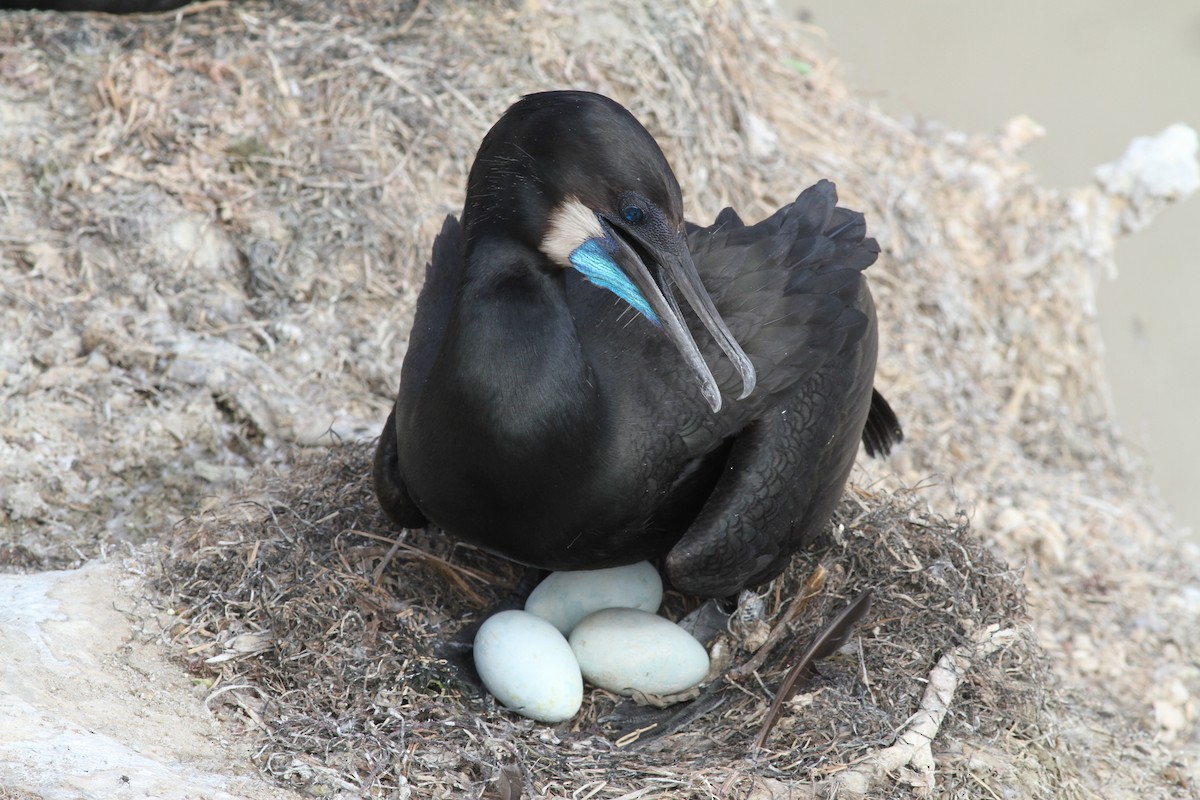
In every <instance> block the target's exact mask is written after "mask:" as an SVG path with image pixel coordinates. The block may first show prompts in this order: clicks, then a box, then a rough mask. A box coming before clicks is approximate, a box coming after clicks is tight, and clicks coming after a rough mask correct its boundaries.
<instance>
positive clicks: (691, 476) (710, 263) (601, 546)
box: [373, 91, 902, 597]
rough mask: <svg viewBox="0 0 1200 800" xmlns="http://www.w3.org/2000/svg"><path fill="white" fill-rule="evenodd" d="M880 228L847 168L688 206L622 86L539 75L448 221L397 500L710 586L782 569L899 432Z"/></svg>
mask: <svg viewBox="0 0 1200 800" xmlns="http://www.w3.org/2000/svg"><path fill="white" fill-rule="evenodd" d="M865 230H866V225H865V222H864V219H863V215H862V214H860V213H857V212H853V211H848V210H846V209H844V208H840V207H837V195H836V192H835V190H834V186H833V184H832V183H829V182H828V181H821V182H820V183H818V184H816V185H815V186H813V187H811V188H809V189H807V190H806V191H804V192H803V193H802V194H801V195H800V196H799V197H798V198H796V200H795V202H793V203H791V204H789V205H787V206H785V207H783V208H781V209H780V210H779V211H777V212H776V213H775V214H774V215H772V216H771V217H770V218H768V219H766V220H764V221H762V222H759V223H758V224H756V225H749V226H748V225H745V224H743V223H742V221H741V219H739V218H738V216H737V214H736V213H734V211H733V210H732V209H728V208H727V209H725V210H724V211H722V212H721V213H720V214H719V215H718V216H717V219H716V222H715V223H713V224H712V225H711V226H709V227H706V228H702V227H698V226H696V225H692V224H690V223H686V222H685V221H684V219H683V202H682V195H681V193H680V188H679V183H678V182H677V181H676V179H675V175H674V173H673V172H672V171H671V168H670V166H669V165H668V163H667V160H666V158H665V157H664V156H663V153H662V151H661V150H660V149H659V147H658V144H657V143H656V142H655V140H654V138H653V137H652V136H651V135H650V134H649V132H647V131H646V129H645V128H644V127H642V125H641V124H640V123H639V122H638V121H637V120H636V119H635V118H634V117H633V115H632V114H630V113H629V112H628V111H627V110H625V108H623V107H622V106H621V105H619V104H618V103H616V102H614V101H613V100H610V99H608V98H606V97H604V96H602V95H598V94H592V93H589V92H577V91H556V92H544V93H539V94H532V95H528V96H526V97H524V98H522V99H521V100H519V101H518V102H517V103H516V104H514V105H513V106H512V107H511V108H509V109H508V111H507V112H505V114H504V115H503V116H502V117H501V118H500V120H499V121H498V122H497V123H496V125H495V126H494V127H493V128H492V129H491V131H490V132H489V133H488V134H487V136H486V137H485V138H484V140H483V143H482V144H481V145H480V148H479V152H478V154H477V156H476V158H475V162H474V164H473V165H472V167H471V171H470V175H469V177H468V180H467V195H466V203H465V207H464V209H463V213H462V220H461V222H460V221H459V220H457V219H455V218H454V217H453V216H448V217H447V218H446V220H445V223H444V224H443V226H442V230H441V233H440V234H439V235H438V237H437V239H436V240H435V241H434V244H433V257H432V261H431V262H430V263H429V264H428V266H427V267H426V273H425V285H424V288H423V289H422V291H421V294H420V297H419V299H418V301H417V310H416V317H415V320H414V323H413V330H412V337H411V339H410V343H409V349H408V353H407V355H406V357H405V359H404V364H403V367H402V370H401V375H400V389H399V396H398V397H397V399H396V404H395V407H394V408H393V410H392V413H391V415H390V416H389V417H388V420H387V423H386V425H385V427H384V430H383V434H382V437H381V438H380V441H379V446H378V449H377V450H376V454H375V463H374V470H373V472H374V476H373V477H374V483H375V490H376V494H377V495H378V497H379V501H380V503H381V505H382V506H383V509H384V510H385V511H386V512H387V514H388V516H389V517H391V519H392V520H393V521H395V522H396V523H397V524H398V525H400V526H402V527H410V528H411V527H420V526H423V525H425V524H427V523H428V522H432V523H435V524H436V525H438V526H440V527H441V528H443V529H444V530H446V531H447V532H449V533H450V534H452V535H454V536H457V537H459V538H461V539H463V540H466V541H468V542H472V543H474V544H476V545H478V546H480V547H482V548H485V549H487V550H490V551H493V552H495V553H499V554H501V555H503V556H506V557H508V558H510V559H513V560H516V561H518V562H522V563H524V564H528V565H531V566H535V567H540V568H544V569H552V570H569V569H595V568H600V567H608V566H615V565H619V564H628V563H633V562H635V561H640V560H642V559H647V558H651V559H653V558H658V557H665V569H666V574H667V576H668V577H669V579H670V581H671V583H672V584H673V585H674V586H675V588H677V589H679V590H680V591H683V592H686V593H689V594H695V595H703V596H710V597H723V596H728V595H731V594H734V593H736V592H737V591H738V590H740V589H742V588H744V587H747V586H754V585H756V584H760V583H763V582H765V581H767V580H770V579H771V578H773V577H774V576H775V575H777V574H778V573H779V572H780V571H782V570H783V568H784V567H785V566H786V564H787V562H788V559H789V557H790V556H791V555H792V553H794V552H795V551H796V550H797V549H798V548H800V547H801V546H802V545H803V544H804V543H805V542H806V541H807V540H809V539H810V538H811V537H812V536H813V535H814V534H815V533H817V532H818V531H819V530H820V528H821V527H822V526H824V525H825V524H826V523H827V522H828V519H829V517H830V515H831V514H832V512H833V509H834V507H835V506H836V504H837V502H838V500H839V499H840V497H841V493H842V490H843V488H844V486H845V483H846V479H847V477H848V476H849V473H850V469H851V467H852V465H853V463H854V459H855V456H856V454H857V451H858V442H859V439H860V438H861V439H862V440H863V441H864V443H865V445H866V449H867V452H868V453H871V454H885V453H887V452H888V450H889V449H890V447H891V446H892V444H893V443H895V442H897V441H899V440H900V439H901V438H902V433H901V431H900V426H899V424H898V423H897V421H896V417H895V415H894V414H893V413H892V410H891V409H890V408H889V407H888V404H887V403H886V401H884V399H883V397H882V396H881V395H880V394H879V393H878V392H875V391H874V389H873V382H874V375H875V359H876V350H877V341H876V322H875V308H874V305H873V302H872V299H871V294H870V292H869V291H868V289H867V284H866V280H865V277H864V276H863V274H862V271H863V270H864V269H865V268H866V267H867V266H868V265H870V264H871V263H873V262H874V261H875V258H876V256H877V254H878V252H879V247H878V245H877V244H876V243H875V240H874V239H868V238H864V235H865ZM677 295H679V296H681V297H682V298H683V300H684V301H685V302H684V303H680V302H678V300H677V297H676V296H677Z"/></svg>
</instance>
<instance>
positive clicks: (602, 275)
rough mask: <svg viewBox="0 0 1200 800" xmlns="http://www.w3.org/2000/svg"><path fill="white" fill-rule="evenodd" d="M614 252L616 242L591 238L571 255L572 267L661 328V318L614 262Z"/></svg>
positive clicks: (590, 281)
mask: <svg viewBox="0 0 1200 800" xmlns="http://www.w3.org/2000/svg"><path fill="white" fill-rule="evenodd" d="M614 250H616V243H615V242H612V241H611V240H610V239H607V238H605V239H588V240H587V241H586V242H584V243H583V244H581V245H579V247H576V248H575V250H574V252H572V253H571V266H573V267H575V269H576V270H578V271H579V273H580V274H581V275H583V277H584V278H586V279H587V280H588V282H589V283H592V284H594V285H596V286H599V287H600V288H601V289H607V290H608V291H610V292H612V293H613V294H615V295H616V296H617V297H620V298H621V299H622V300H624V301H625V302H627V303H629V305H631V306H633V307H634V309H636V310H637V312H638V313H639V314H641V315H642V316H643V317H645V318H646V319H648V320H650V321H651V322H653V323H654V324H655V325H660V322H659V320H658V315H657V314H655V313H654V309H653V308H651V307H650V302H649V301H648V300H646V296H645V295H643V294H642V292H641V290H640V289H638V287H637V286H636V285H635V284H634V282H633V281H631V280H629V276H628V275H626V274H625V271H624V270H623V269H621V268H620V267H618V266H617V262H616V261H614V260H613V257H612V255H611V253H612V252H613V251H614Z"/></svg>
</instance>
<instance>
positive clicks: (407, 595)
mask: <svg viewBox="0 0 1200 800" xmlns="http://www.w3.org/2000/svg"><path fill="white" fill-rule="evenodd" d="M369 457H370V451H369V448H367V447H365V446H363V445H347V446H345V447H342V448H338V449H335V450H332V451H331V452H330V453H329V454H328V455H325V456H322V457H320V458H316V459H314V460H312V461H311V462H309V463H306V464H303V465H301V466H299V467H298V468H297V469H296V470H295V471H293V472H291V473H290V474H287V475H282V476H275V477H270V478H263V479H262V480H261V481H260V485H259V486H258V487H257V488H256V490H255V491H254V492H250V493H248V494H247V496H246V498H245V499H242V500H239V501H237V502H233V503H231V504H229V505H225V506H222V507H220V508H218V509H214V510H211V511H208V512H206V513H203V514H200V515H197V516H196V517H194V518H192V519H190V520H188V521H186V522H185V523H183V524H182V525H181V526H180V528H179V529H178V530H177V531H176V535H175V536H174V537H173V539H172V542H171V551H170V553H169V554H168V555H167V556H166V557H165V559H164V562H163V567H162V577H161V578H160V585H159V588H160V589H161V590H162V592H163V593H164V594H165V595H166V596H167V597H168V598H170V602H171V604H172V606H173V607H174V608H175V610H176V613H177V614H178V616H179V618H180V622H179V623H178V624H177V625H176V626H175V629H174V630H173V631H172V632H171V635H172V639H173V641H174V643H175V644H176V645H177V646H179V647H181V648H186V652H187V653H188V655H189V659H190V660H189V661H188V665H189V668H190V669H191V670H192V672H193V674H195V675H196V676H197V677H198V678H200V679H202V680H204V681H206V682H208V683H209V686H210V693H209V698H210V701H209V702H210V705H214V706H216V707H218V708H220V709H221V711H222V713H223V714H224V715H225V716H227V717H229V718H230V719H231V721H236V722H237V723H238V724H241V725H249V726H250V727H252V728H253V729H254V735H256V736H259V737H261V738H262V741H263V745H262V747H261V749H260V750H259V753H258V756H257V761H258V764H259V766H260V768H261V769H262V770H263V772H265V773H266V774H268V775H271V776H273V777H275V778H277V779H278V780H281V781H283V782H285V783H288V784H291V785H293V786H298V787H303V788H305V789H307V790H309V791H312V792H316V793H318V794H322V793H327V792H329V791H332V790H337V789H350V790H354V791H357V792H362V793H366V794H368V795H369V796H379V797H390V796H395V795H394V794H393V793H395V792H398V791H402V790H404V789H405V788H406V787H407V788H410V789H411V790H412V791H414V792H415V794H416V796H419V797H440V796H461V795H462V794H464V793H468V792H473V793H475V795H474V796H479V795H478V793H479V792H480V791H481V790H484V789H490V791H493V792H496V795H495V796H500V797H515V796H518V795H514V794H505V793H504V792H505V791H508V790H507V789H504V788H503V787H504V786H506V785H507V784H509V783H512V784H513V785H514V786H515V787H516V788H517V789H518V790H527V791H528V793H529V794H530V795H532V796H543V795H570V796H575V797H583V796H589V797H616V796H626V795H628V793H630V792H638V791H646V792H648V793H649V794H650V795H651V796H657V794H662V795H663V796H671V797H712V796H730V793H731V792H733V791H734V790H735V789H736V791H737V793H743V792H746V791H749V790H750V789H752V788H754V787H757V789H758V790H760V791H766V792H768V794H767V795H765V796H772V794H771V793H772V792H774V793H775V794H779V795H780V796H786V791H796V792H799V791H801V790H802V789H803V787H806V786H807V787H813V789H814V790H815V788H816V787H819V786H826V787H828V786H829V785H833V783H835V782H838V781H841V782H843V783H844V782H845V781H846V776H845V774H844V773H846V772H847V771H850V770H854V769H857V770H858V771H859V772H862V770H863V767H862V764H863V763H864V762H867V761H869V760H870V759H871V758H873V757H875V754H877V753H878V752H880V751H883V750H885V749H887V748H889V747H893V746H896V745H897V742H898V740H899V739H902V738H903V732H904V731H905V729H906V727H907V726H908V724H909V723H910V721H911V720H912V718H913V717H914V715H916V714H917V713H918V712H919V711H920V710H922V708H923V706H922V703H923V700H924V697H925V694H926V686H925V684H926V681H927V680H928V679H929V676H930V674H931V672H932V671H935V670H936V668H937V667H938V666H939V663H942V662H945V660H946V658H947V656H948V655H949V654H954V658H957V659H958V661H957V662H955V664H956V667H955V668H956V669H957V670H958V671H959V673H960V674H959V680H960V683H959V685H958V687H957V693H956V694H954V696H953V703H952V709H950V710H949V713H948V715H947V716H946V717H945V719H944V720H943V722H942V726H941V733H940V735H939V736H938V738H937V740H936V742H935V744H934V750H933V755H934V758H936V760H937V763H938V781H939V784H940V786H941V788H942V790H943V791H946V790H947V789H948V790H949V792H950V794H951V795H953V794H957V793H958V792H962V793H964V796H965V795H968V794H971V793H972V787H974V786H978V785H983V786H987V787H989V788H990V789H991V790H992V791H993V792H995V794H996V795H997V796H1001V795H1004V794H1005V793H1006V792H1008V791H1009V790H1011V789H1013V788H1017V789H1019V792H1020V794H1021V795H1023V796H1030V797H1056V796H1059V794H1058V790H1059V789H1060V788H1061V787H1059V785H1058V783H1057V782H1056V781H1055V779H1054V770H1053V769H1052V768H1051V767H1052V764H1051V763H1049V761H1048V759H1049V751H1048V750H1047V748H1046V742H1047V741H1048V740H1050V739H1051V738H1052V736H1053V715H1052V714H1050V713H1049V712H1048V708H1047V702H1048V697H1047V693H1046V690H1045V686H1046V685H1047V681H1048V675H1047V671H1046V667H1045V665H1044V663H1043V661H1042V660H1041V658H1040V657H1039V656H1038V655H1037V649H1036V647H1035V645H1034V643H1033V640H1032V637H1031V634H1030V629H1029V627H1028V625H1027V622H1026V618H1025V602H1024V590H1023V586H1022V581H1021V576H1020V575H1019V574H1018V573H1017V572H1015V571H1013V570H1011V569H1009V568H1008V567H1006V566H1005V565H1004V564H1003V563H1002V562H1000V561H999V560H997V559H996V558H995V556H993V555H991V554H990V553H989V552H988V551H986V550H985V549H984V548H982V547H981V546H980V545H979V543H978V541H977V540H976V538H975V537H974V536H973V535H972V534H971V531H970V529H969V527H968V526H967V524H966V523H965V521H963V520H961V519H959V520H956V521H953V522H952V521H947V520H944V519H941V518H938V517H935V516H932V515H930V514H929V513H928V512H927V511H925V510H923V507H924V504H923V503H921V502H918V500H917V499H916V498H913V497H911V496H894V497H891V496H880V495H876V494H871V493H867V492H862V491H854V492H851V493H850V495H849V496H848V497H847V499H846V500H845V502H844V503H843V504H842V506H841V508H840V510H839V512H838V514H837V517H836V519H835V521H834V525H833V527H832V529H831V532H830V534H829V536H828V537H827V539H826V540H824V541H821V542H819V543H817V545H816V546H815V547H814V548H812V549H811V550H809V551H808V552H806V553H804V554H802V555H801V556H800V557H797V558H796V559H795V560H794V563H793V564H792V565H791V567H790V568H789V569H788V571H787V572H786V573H785V574H784V575H783V576H781V577H780V578H779V579H777V580H776V581H774V582H773V583H772V584H770V585H768V586H766V587H763V589H762V590H761V592H760V593H750V592H747V593H744V594H743V596H742V597H741V599H740V602H739V604H738V607H737V608H736V609H735V610H734V612H733V614H732V616H731V618H730V622H729V625H728V628H727V630H726V631H725V632H724V633H723V634H722V635H720V636H719V637H718V638H717V640H716V642H715V643H714V644H713V652H714V656H715V658H714V660H715V661H717V662H718V663H719V664H721V665H722V666H723V669H721V670H720V671H719V673H718V674H717V675H715V676H714V677H713V679H712V681H711V682H710V684H709V686H708V687H707V689H706V691H705V693H704V695H702V698H701V699H700V700H697V701H695V702H694V703H688V702H685V703H683V704H681V705H680V706H679V707H676V708H668V709H665V710H662V711H659V710H656V709H650V710H643V709H636V708H633V707H632V705H631V703H630V702H629V701H621V700H620V698H618V697H616V696H614V695H612V694H609V693H608V692H605V691H602V690H599V689H590V690H589V691H588V692H587V693H586V697H585V700H584V705H583V708H582V709H581V711H580V713H579V714H578V716H577V717H576V718H575V719H573V720H572V721H570V722H568V723H564V724H562V725H559V726H557V727H548V726H543V725H538V724H534V723H532V722H530V721H529V720H525V719H522V718H521V717H519V716H517V715H515V714H511V713H510V712H507V711H505V710H503V709H502V708H500V707H498V706H497V705H496V703H495V702H494V701H493V700H492V699H490V698H489V697H488V696H487V695H486V693H485V692H483V690H482V689H481V688H479V687H478V685H477V684H476V683H474V682H473V679H472V675H471V673H470V670H469V668H464V666H463V665H462V664H460V663H456V660H455V658H454V657H453V656H452V655H451V656H449V657H448V656H447V654H448V653H452V652H453V647H452V645H453V644H454V642H455V640H456V637H458V636H459V635H460V634H462V633H463V632H464V631H466V632H468V633H469V632H470V630H471V629H472V627H473V625H475V624H478V622H479V621H480V620H481V615H483V614H486V613H487V609H489V608H490V607H492V606H494V605H496V604H497V603H499V602H500V601H502V600H503V599H505V598H506V597H507V595H508V594H509V593H510V592H511V591H512V589H513V587H514V585H515V583H516V581H517V579H518V578H519V570H518V568H516V567H515V566H514V565H513V564H511V563H510V562H507V561H505V560H503V559H500V558H497V557H495V556H491V555H489V554H487V553H484V552H482V551H480V550H477V549H475V548H472V547H469V546H466V545H462V544H458V543H455V542H454V541H453V540H452V539H451V538H450V537H448V536H446V535H444V534H442V533H440V532H438V531H426V530H422V531H405V532H403V533H400V534H399V535H397V533H396V532H395V531H393V530H391V529H390V526H389V524H388V523H387V521H386V519H385V518H384V517H383V515H382V513H381V512H380V511H379V509H378V507H377V503H376V501H375V498H374V496H373V494H372V492H371V489H370V482H369V479H368V474H369ZM868 588H869V589H871V590H872V591H873V592H874V603H873V606H872V608H871V611H870V612H869V614H868V616H867V618H866V619H865V620H863V621H862V622H861V623H860V626H859V629H858V632H857V635H856V636H855V637H854V638H853V640H852V641H851V643H850V644H849V645H847V646H846V647H844V648H842V650H841V651H840V652H839V653H838V654H837V655H836V656H834V657H833V658H831V659H829V660H827V661H824V662H822V663H821V665H820V668H819V674H818V675H817V677H816V678H815V679H814V680H813V681H812V682H811V683H810V684H809V685H808V686H806V687H805V688H804V689H803V690H802V691H801V692H800V693H799V694H797V695H796V696H795V697H794V698H793V699H791V700H790V701H789V702H788V703H787V705H786V706H785V711H784V713H783V715H782V716H781V719H780V721H779V722H778V724H777V725H775V726H774V727H773V729H772V730H771V732H770V735H769V737H768V739H767V746H766V748H764V749H763V750H762V751H757V750H756V749H755V748H754V741H755V737H756V736H757V735H758V733H759V730H760V728H761V726H762V722H763V718H764V715H765V713H766V711H767V707H768V705H769V704H770V702H771V700H772V697H773V694H772V692H773V690H774V689H776V688H777V687H778V686H779V685H780V683H781V682H782V680H783V677H784V674H785V673H786V671H787V669H788V668H789V667H790V666H791V665H792V664H793V663H794V662H795V661H796V659H797V658H798V657H799V655H800V651H801V650H803V649H804V646H805V645H806V643H807V642H808V641H809V640H811V639H812V637H813V636H815V635H816V634H817V632H818V631H819V630H820V629H821V628H822V627H824V625H825V623H826V622H827V621H828V619H829V618H830V617H831V616H832V615H833V614H834V613H836V611H837V610H838V609H839V608H841V607H842V606H845V605H846V604H847V603H848V602H849V601H850V599H851V598H853V597H854V596H855V595H857V594H858V593H860V592H862V591H863V590H865V589H868ZM694 603H695V601H694V600H691V601H689V599H688V598H684V597H680V596H678V595H670V594H669V595H668V598H667V601H666V604H665V606H666V611H667V613H668V614H670V615H673V616H676V617H678V616H679V615H681V614H683V613H685V612H686V611H687V610H688V609H689V608H690V607H691V606H692V605H694ZM989 642H994V643H996V644H995V645H994V646H993V645H989V644H988V643H989ZM772 645H774V646H773V647H772ZM763 648H767V650H769V652H767V651H766V650H764V651H763V652H762V653H760V654H758V656H757V657H756V656H755V655H754V654H753V653H752V651H753V650H760V649H763ZM952 692H953V690H952ZM916 765H917V761H916V760H914V761H913V766H909V765H908V762H907V761H905V762H904V763H903V764H901V767H902V768H901V769H900V770H899V771H898V774H897V775H895V776H891V777H887V778H886V779H882V780H881V777H882V776H880V775H872V776H871V777H870V779H869V780H868V785H872V784H877V785H876V786H875V788H876V791H877V792H878V794H876V795H875V796H909V794H910V792H911V789H910V788H909V787H910V786H925V785H926V783H925V782H926V776H925V775H922V774H921V772H920V770H919V769H918V767H917V766H916ZM781 787H786V791H783V789H782V788H781ZM518 794H519V792H518ZM485 796H490V795H485Z"/></svg>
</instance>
